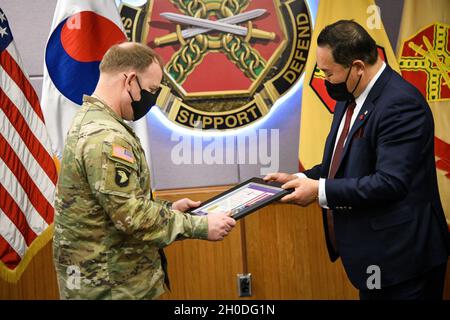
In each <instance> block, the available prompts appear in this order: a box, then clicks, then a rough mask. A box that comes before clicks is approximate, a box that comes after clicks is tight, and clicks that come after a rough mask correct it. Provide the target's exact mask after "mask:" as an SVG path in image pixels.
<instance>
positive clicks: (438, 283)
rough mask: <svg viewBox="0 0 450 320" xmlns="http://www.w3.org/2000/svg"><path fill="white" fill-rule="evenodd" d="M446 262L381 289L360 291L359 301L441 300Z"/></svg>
mask: <svg viewBox="0 0 450 320" xmlns="http://www.w3.org/2000/svg"><path fill="white" fill-rule="evenodd" d="M446 269H447V262H446V263H444V264H441V265H439V266H437V267H434V268H432V269H431V270H429V271H427V272H426V273H424V274H422V275H420V276H417V277H415V278H412V279H409V280H407V281H404V282H401V283H399V284H396V285H393V286H389V287H386V288H381V289H373V290H360V291H359V298H360V299H361V300H442V296H443V293H444V283H445V271H446Z"/></svg>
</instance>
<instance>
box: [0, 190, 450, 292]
mask: <svg viewBox="0 0 450 320" xmlns="http://www.w3.org/2000/svg"><path fill="white" fill-rule="evenodd" d="M228 188H229V186H225V187H211V188H194V189H177V190H165V191H159V192H156V196H157V197H158V198H163V199H167V200H171V201H175V200H177V199H181V198H185V197H187V198H191V199H193V200H202V201H204V200H206V199H208V198H210V197H212V196H214V195H216V194H218V193H220V192H222V191H224V190H226V189H228ZM165 252H166V255H167V259H168V263H169V276H170V280H171V287H172V291H171V292H170V293H166V294H164V295H163V296H162V297H161V299H358V293H357V290H356V289H355V288H354V287H353V286H352V285H351V284H350V282H349V280H348V278H347V276H346V274H345V271H344V269H343V267H342V264H341V262H340V260H338V261H337V262H336V263H331V262H330V260H329V259H328V254H327V252H326V246H325V240H324V235H323V225H322V218H321V212H320V209H319V207H318V206H317V205H311V206H309V207H307V208H302V207H299V206H294V205H286V204H280V203H275V204H272V205H269V206H267V207H265V208H264V209H262V210H260V211H258V212H255V213H253V214H250V215H249V216H247V217H245V218H244V219H242V220H240V221H239V222H238V223H237V225H236V227H235V228H234V229H233V231H232V232H231V233H230V235H229V236H228V237H227V238H226V239H225V240H224V241H221V242H209V241H200V240H183V241H177V242H175V243H173V244H171V245H170V246H169V247H167V248H166V249H165ZM449 269H450V267H449ZM246 273H250V274H251V277H252V288H251V289H252V295H251V296H250V297H245V298H240V297H239V293H238V286H237V283H238V281H237V275H238V274H246ZM447 274H448V276H447V280H446V298H447V299H450V271H449V272H447ZM58 298H59V295H58V287H57V283H56V277H55V272H54V268H53V261H52V249H51V243H50V244H48V245H47V246H46V247H45V248H44V249H43V250H42V251H41V252H40V253H39V254H38V255H37V256H35V257H34V259H33V261H32V262H31V263H30V265H29V267H28V268H27V270H26V271H25V272H24V274H23V276H22V278H21V279H20V281H19V282H18V283H16V284H9V283H6V282H4V281H3V280H1V279H0V299H58Z"/></svg>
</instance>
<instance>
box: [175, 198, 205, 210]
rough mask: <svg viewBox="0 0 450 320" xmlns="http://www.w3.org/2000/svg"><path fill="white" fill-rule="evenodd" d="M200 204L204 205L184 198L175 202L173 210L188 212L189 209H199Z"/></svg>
mask: <svg viewBox="0 0 450 320" xmlns="http://www.w3.org/2000/svg"><path fill="white" fill-rule="evenodd" d="M200 203H202V202H201V201H192V200H191V199H188V198H184V199H181V200H178V201H175V202H174V203H172V209H174V210H178V211H181V212H186V211H188V210H189V209H192V208H197V207H198V206H199V205H200Z"/></svg>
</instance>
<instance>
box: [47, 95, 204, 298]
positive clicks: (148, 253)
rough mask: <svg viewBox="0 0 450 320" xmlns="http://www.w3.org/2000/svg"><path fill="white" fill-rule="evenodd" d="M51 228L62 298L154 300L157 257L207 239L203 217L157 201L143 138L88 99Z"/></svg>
mask: <svg viewBox="0 0 450 320" xmlns="http://www.w3.org/2000/svg"><path fill="white" fill-rule="evenodd" d="M54 223H55V232H54V239H53V256H54V262H55V267H56V272H57V276H58V283H59V287H60V295H61V298H64V299H154V298H156V297H158V296H159V295H160V294H162V293H163V292H164V285H163V284H164V276H165V274H164V271H163V268H162V266H161V257H160V254H159V252H158V250H159V249H160V248H163V247H165V246H167V245H169V244H170V243H171V242H173V241H175V240H178V239H184V238H200V239H205V238H206V237H207V233H208V226H207V220H206V217H198V216H191V215H189V214H184V213H181V212H179V211H174V210H172V209H171V204H170V203H169V202H166V201H160V200H153V198H152V190H151V188H150V174H149V169H148V166H147V162H146V159H145V155H144V151H143V149H142V147H141V144H140V142H139V138H138V137H137V136H136V135H135V133H134V132H133V130H132V129H131V128H130V127H129V126H128V125H127V124H126V123H125V122H124V121H123V120H122V119H121V118H120V117H119V116H118V115H117V114H115V112H114V111H113V110H112V109H110V108H109V107H108V106H107V105H105V104H104V103H103V102H102V101H100V100H98V99H96V98H94V97H89V96H85V97H84V103H83V106H82V107H81V108H80V110H79V111H78V113H77V114H76V116H75V118H74V121H73V123H72V127H71V129H70V130H69V133H68V135H67V139H66V144H65V148H64V153H63V158H62V162H61V171H60V175H59V180H58V185H57V191H56V197H55V222H54Z"/></svg>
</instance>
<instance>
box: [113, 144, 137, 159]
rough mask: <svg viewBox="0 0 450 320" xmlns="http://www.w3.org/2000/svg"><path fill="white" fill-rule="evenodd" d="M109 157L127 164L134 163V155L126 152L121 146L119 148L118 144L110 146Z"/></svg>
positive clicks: (129, 151) (128, 151)
mask: <svg viewBox="0 0 450 320" xmlns="http://www.w3.org/2000/svg"><path fill="white" fill-rule="evenodd" d="M111 156H113V157H116V158H119V159H122V160H125V161H127V162H129V163H134V162H135V159H134V154H133V152H131V150H128V149H126V148H124V147H122V146H119V145H118V144H113V145H112V153H111Z"/></svg>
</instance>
